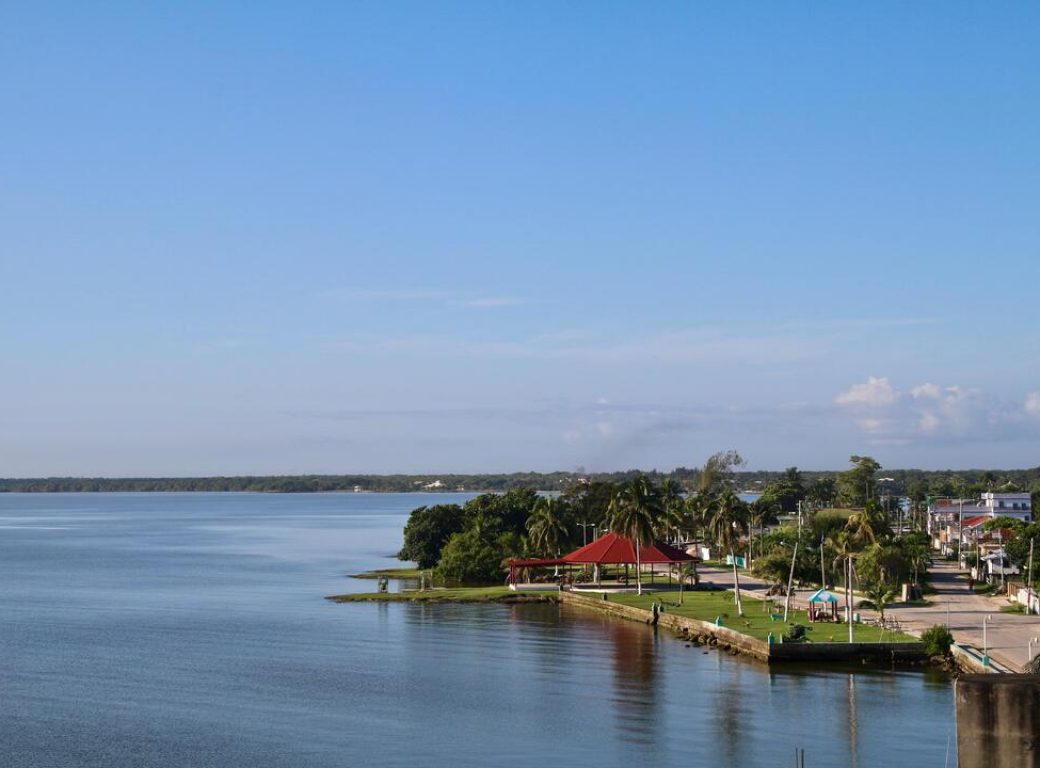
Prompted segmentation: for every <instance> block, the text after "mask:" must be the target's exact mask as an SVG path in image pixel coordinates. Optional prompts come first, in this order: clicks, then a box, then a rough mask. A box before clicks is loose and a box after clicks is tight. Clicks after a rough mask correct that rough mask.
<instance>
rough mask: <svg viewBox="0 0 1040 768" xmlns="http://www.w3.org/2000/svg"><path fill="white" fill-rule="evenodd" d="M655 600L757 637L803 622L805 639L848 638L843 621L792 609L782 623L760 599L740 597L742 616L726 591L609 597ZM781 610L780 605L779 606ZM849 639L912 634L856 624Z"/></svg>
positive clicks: (637, 602)
mask: <svg viewBox="0 0 1040 768" xmlns="http://www.w3.org/2000/svg"><path fill="white" fill-rule="evenodd" d="M655 600H659V601H661V602H662V603H663V604H664V610H665V612H666V613H673V614H676V615H678V616H686V617H689V618H691V619H699V620H701V621H708V622H714V621H715V618H716V617H717V616H722V617H723V618H722V623H723V626H726V627H728V628H729V629H732V630H734V631H736V632H740V633H742V634H745V635H749V636H750V637H753V638H756V639H758V640H763V641H764V640H766V639H767V638H768V636H769V633H770V632H772V633H773V636H774V637H775V638H776V639H777V641H779V640H780V636H781V635H783V634H785V633H787V632H789V631H790V626H791V625H792V624H803V625H805V626H806V627H808V628H809V631H808V637H809V640H810V641H812V642H816V643H845V642H848V639H849V635H848V628H847V627H846V625H845V624H837V623H824V622H817V623H815V624H810V623H809V620H808V618H807V616H806V613H805V611H795V610H792V611H791V612H790V613H789V614H788V621H787V623H786V624H785V623H784V622H783V621H782V620H781V619H778V620H776V621H774V620H772V619H771V618H770V614H769V612H768V611H767V610H766V609H765V607H766V605H768V604H766V603H763V602H762V601H761V600H753V599H744V600H743V603H744V616H743V617H741V616H738V615H737V606H736V604H735V603H734V602H733V593H732V592H729V591H701V590H694V591H687V592H685V593H684V595H683V604H682V605H679V593H678V592H664V593H661V592H657V593H650V594H645V595H642V596H637V595H633V594H623V595H611V596H610V601H611V602H615V603H621V604H623V605H631V606H635V607H637V608H643V609H645V610H647V611H649V610H652V605H653V603H654V601H655ZM781 612H782V609H781ZM853 633H854V634H853V639H854V641H855V642H857V643H876V642H880V641H881V640H882V639H883V640H884V641H885V642H908V641H913V640H914V639H915V638H913V637H910V636H909V635H905V634H902V633H899V632H890V631H886V632H884V637H882V631H881V629H880V628H878V627H873V626H869V625H866V624H857V625H856V626H855V628H854V630H853Z"/></svg>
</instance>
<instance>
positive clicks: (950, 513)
mask: <svg viewBox="0 0 1040 768" xmlns="http://www.w3.org/2000/svg"><path fill="white" fill-rule="evenodd" d="M995 517H1010V518H1013V519H1015V520H1021V521H1022V522H1025V523H1029V522H1032V520H1033V509H1032V502H1031V500H1030V496H1029V494H1028V493H994V492H992V491H989V492H987V493H984V494H982V498H981V499H979V500H977V501H976V500H975V499H935V500H934V501H933V502H932V504H931V506H930V507H929V508H928V534H929V536H930V537H931V539H932V546H934V547H935V548H936V549H938V550H941V551H942V553H943V554H947V553H949V552H953V551H956V550H957V549H958V545H957V543H958V541H959V540H960V538H961V536H962V535H963V538H964V545H965V547H967V546H970V545H971V540H972V539H973V536H972V535H971V532H972V531H978V530H979V528H980V524H981V522H984V521H985V520H988V519H992V518H995ZM966 524H969V525H966Z"/></svg>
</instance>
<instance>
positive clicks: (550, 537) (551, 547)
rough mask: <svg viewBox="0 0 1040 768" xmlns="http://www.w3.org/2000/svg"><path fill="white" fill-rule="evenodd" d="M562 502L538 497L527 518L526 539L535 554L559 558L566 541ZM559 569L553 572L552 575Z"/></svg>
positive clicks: (566, 532) (556, 499)
mask: <svg viewBox="0 0 1040 768" xmlns="http://www.w3.org/2000/svg"><path fill="white" fill-rule="evenodd" d="M562 513H563V502H562V501H561V500H560V499H558V498H548V497H545V496H542V497H539V499H538V501H536V502H535V505H534V510H533V511H532V512H531V516H530V517H529V518H527V538H528V541H530V542H531V546H532V547H533V548H534V550H535V551H536V552H540V553H544V554H547V555H549V556H550V557H559V556H560V547H562V546H563V543H564V542H565V541H566V540H567V534H568V531H567V524H566V523H565V522H564V521H563V514H562ZM558 573H559V569H558V568H557V570H555V571H554V575H555V574H558Z"/></svg>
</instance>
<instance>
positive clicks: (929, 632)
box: [921, 624, 953, 656]
mask: <svg viewBox="0 0 1040 768" xmlns="http://www.w3.org/2000/svg"><path fill="white" fill-rule="evenodd" d="M921 642H922V643H924V650H925V653H927V654H928V655H929V656H945V655H946V654H948V653H949V652H950V646H951V645H953V635H951V634H950V630H949V629H947V628H946V627H945V626H943V625H942V624H936V625H935V626H933V627H932V628H931V629H926V630H925V631H924V633H923V634H922V635H921Z"/></svg>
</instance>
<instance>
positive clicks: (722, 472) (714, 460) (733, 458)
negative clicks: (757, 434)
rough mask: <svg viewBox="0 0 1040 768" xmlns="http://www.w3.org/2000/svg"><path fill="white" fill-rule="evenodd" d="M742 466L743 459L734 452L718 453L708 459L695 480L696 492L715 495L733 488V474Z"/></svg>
mask: <svg viewBox="0 0 1040 768" xmlns="http://www.w3.org/2000/svg"><path fill="white" fill-rule="evenodd" d="M743 465H744V459H743V457H741V455H740V454H739V453H737V452H736V451H719V452H718V453H716V454H713V455H711V456H709V457H708V460H707V461H706V462H704V468H703V469H702V470H701V472H700V476H699V477H698V479H697V490H698V491H699V492H701V493H705V494H710V495H717V494H719V493H721V492H722V490H723V489H725V488H731V487H732V486H733V472H734V470H735V469H737V467H742V466H743Z"/></svg>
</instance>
